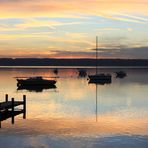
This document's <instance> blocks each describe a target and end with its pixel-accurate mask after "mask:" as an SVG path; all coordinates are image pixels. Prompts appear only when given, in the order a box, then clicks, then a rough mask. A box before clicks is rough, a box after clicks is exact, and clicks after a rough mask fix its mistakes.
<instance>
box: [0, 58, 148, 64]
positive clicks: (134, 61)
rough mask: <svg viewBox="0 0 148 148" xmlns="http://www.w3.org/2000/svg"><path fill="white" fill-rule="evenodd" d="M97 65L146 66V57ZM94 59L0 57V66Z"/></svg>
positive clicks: (101, 61) (79, 62)
mask: <svg viewBox="0 0 148 148" xmlns="http://www.w3.org/2000/svg"><path fill="white" fill-rule="evenodd" d="M97 63H98V66H148V59H99V60H98V61H97ZM95 65H96V60H95V59H48V58H43V59H40V58H16V59H12V58H0V66H95Z"/></svg>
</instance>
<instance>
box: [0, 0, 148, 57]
mask: <svg viewBox="0 0 148 148" xmlns="http://www.w3.org/2000/svg"><path fill="white" fill-rule="evenodd" d="M96 36H98V37H99V57H100V58H144V59H145V58H148V0H75V1H72V0H0V58H4V57H12V58H17V57H28V58H32V57H35V58H92V57H94V56H95V51H94V50H92V49H94V48H95V37H96Z"/></svg>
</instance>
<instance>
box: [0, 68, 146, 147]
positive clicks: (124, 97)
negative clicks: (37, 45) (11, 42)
mask: <svg viewBox="0 0 148 148" xmlns="http://www.w3.org/2000/svg"><path fill="white" fill-rule="evenodd" d="M121 69H122V68H107V67H106V68H99V71H100V72H104V73H111V74H112V76H113V80H112V83H111V84H108V85H97V86H96V85H94V84H88V81H87V77H86V78H80V77H78V71H77V69H76V68H60V69H59V70H58V75H55V74H54V73H53V69H51V68H47V67H46V68H44V67H40V68H29V69H28V68H19V69H17V68H12V69H9V68H1V69H0V80H1V83H0V101H1V102H2V101H4V99H5V98H4V97H5V94H6V93H8V94H9V97H10V98H11V97H14V98H15V99H16V100H22V96H23V95H24V94H25V95H26V96H27V118H26V119H22V115H19V116H16V117H15V124H14V125H12V124H11V119H8V120H5V121H3V122H2V128H1V129H0V147H6V148H7V147H16V148H17V147H60V148H61V147H63V148H65V147H80V148H81V147H103V148H104V147H105V148H106V147H113V148H114V147H124V148H125V147H126V148H128V147H129V148H130V147H133V146H134V147H137V148H139V147H140V148H146V147H147V146H148V108H147V107H148V99H147V96H148V91H147V90H148V79H147V75H148V69H147V68H145V69H143V68H124V69H122V70H124V71H125V72H126V73H127V77H125V78H123V79H119V78H118V79H117V78H116V77H115V74H114V72H116V71H120V70H121ZM87 73H88V74H92V73H95V70H94V69H92V68H87ZM19 76H24V77H28V76H44V77H50V76H59V78H57V83H56V87H57V88H56V89H44V90H40V91H38V92H36V91H28V90H17V85H16V79H15V78H14V77H19ZM96 89H97V100H96ZM8 141H9V142H8Z"/></svg>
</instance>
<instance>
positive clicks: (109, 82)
mask: <svg viewBox="0 0 148 148" xmlns="http://www.w3.org/2000/svg"><path fill="white" fill-rule="evenodd" d="M111 82H112V81H111V79H108V80H107V79H105V80H104V79H89V81H88V84H96V85H104V84H111Z"/></svg>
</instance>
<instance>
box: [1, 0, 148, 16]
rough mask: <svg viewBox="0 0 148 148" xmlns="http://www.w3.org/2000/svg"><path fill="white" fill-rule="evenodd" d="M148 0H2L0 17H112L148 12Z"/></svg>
mask: <svg viewBox="0 0 148 148" xmlns="http://www.w3.org/2000/svg"><path fill="white" fill-rule="evenodd" d="M147 5H148V4H147V1H146V0H118V1H117V0H108V1H102V0H78V1H66V0H56V1H53V0H44V1H41V0H37V1H13V2H10V1H6V2H0V17H2V18H6V17H40V16H50V17H72V16H74V17H76V16H80V14H83V15H97V16H102V17H107V18H110V17H111V16H110V14H111V13H129V14H145V15H147V14H148V9H147Z"/></svg>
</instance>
